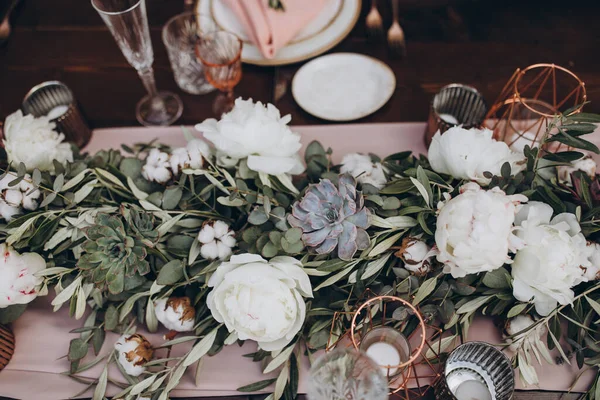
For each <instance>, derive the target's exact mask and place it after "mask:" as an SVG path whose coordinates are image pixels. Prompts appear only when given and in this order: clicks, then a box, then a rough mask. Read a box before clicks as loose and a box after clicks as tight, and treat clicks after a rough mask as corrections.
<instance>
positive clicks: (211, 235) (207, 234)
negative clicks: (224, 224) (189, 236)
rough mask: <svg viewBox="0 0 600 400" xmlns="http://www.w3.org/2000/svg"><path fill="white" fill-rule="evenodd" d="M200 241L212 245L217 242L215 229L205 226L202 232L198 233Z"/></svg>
mask: <svg viewBox="0 0 600 400" xmlns="http://www.w3.org/2000/svg"><path fill="white" fill-rule="evenodd" d="M198 240H199V241H200V243H210V242H212V241H213V240H215V230H214V228H213V227H212V226H211V225H209V224H206V225H205V226H203V227H202V229H201V230H200V232H199V233H198Z"/></svg>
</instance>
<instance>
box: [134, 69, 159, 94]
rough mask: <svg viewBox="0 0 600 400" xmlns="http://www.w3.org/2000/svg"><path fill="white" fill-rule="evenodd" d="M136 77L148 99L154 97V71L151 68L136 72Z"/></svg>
mask: <svg viewBox="0 0 600 400" xmlns="http://www.w3.org/2000/svg"><path fill="white" fill-rule="evenodd" d="M138 75H139V76H140V79H141V80H142V83H143V84H144V87H145V88H146V91H147V92H148V95H149V96H150V97H156V96H157V94H158V91H157V90H156V82H155V81H154V70H153V69H152V67H150V68H146V69H140V70H138Z"/></svg>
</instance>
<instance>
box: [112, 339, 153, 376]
mask: <svg viewBox="0 0 600 400" xmlns="http://www.w3.org/2000/svg"><path fill="white" fill-rule="evenodd" d="M115 350H116V351H117V361H118V362H119V364H121V366H122V367H123V369H124V370H125V372H126V373H127V374H128V375H131V376H140V375H141V374H142V373H143V372H144V371H145V370H146V367H145V366H144V364H146V363H147V362H149V361H150V360H151V359H152V355H153V353H154V349H153V348H152V345H151V344H150V342H148V340H146V338H145V337H144V336H142V335H140V334H133V335H123V336H121V337H120V338H119V339H118V340H117V342H116V343H115Z"/></svg>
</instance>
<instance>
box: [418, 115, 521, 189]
mask: <svg viewBox="0 0 600 400" xmlns="http://www.w3.org/2000/svg"><path fill="white" fill-rule="evenodd" d="M524 161H525V156H524V155H523V153H522V152H515V151H512V150H511V149H509V147H508V145H507V144H506V143H504V142H498V141H496V140H494V139H493V138H492V131H490V130H489V129H483V130H479V129H474V128H473V129H464V128H462V127H460V126H457V127H453V128H450V129H448V130H447V131H446V132H444V134H440V132H439V131H438V132H437V133H436V134H435V135H434V137H433V139H432V141H431V145H430V146H429V162H430V164H431V168H432V169H433V170H434V171H436V172H438V173H442V174H448V175H451V176H453V177H454V178H459V179H469V180H473V181H476V182H477V183H479V184H481V185H487V184H488V183H489V182H490V179H489V178H486V177H485V176H484V175H483V173H484V172H486V171H488V172H491V173H492V174H494V175H499V174H500V168H501V167H502V165H503V164H504V163H505V162H509V163H510V164H511V168H512V174H513V175H514V174H516V173H517V172H519V171H522V170H523V169H524V168H525V166H526V165H525V162H524Z"/></svg>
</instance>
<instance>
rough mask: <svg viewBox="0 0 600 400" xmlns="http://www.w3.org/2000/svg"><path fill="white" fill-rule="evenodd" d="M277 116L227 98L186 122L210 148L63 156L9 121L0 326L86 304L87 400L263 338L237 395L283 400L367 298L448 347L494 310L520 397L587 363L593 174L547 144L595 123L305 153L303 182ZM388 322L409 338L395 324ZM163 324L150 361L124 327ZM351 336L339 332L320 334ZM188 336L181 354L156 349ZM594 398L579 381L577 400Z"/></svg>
mask: <svg viewBox="0 0 600 400" xmlns="http://www.w3.org/2000/svg"><path fill="white" fill-rule="evenodd" d="M289 121H290V117H289V116H286V117H281V116H280V113H279V111H278V110H277V109H276V108H275V107H274V106H272V105H270V104H269V105H267V106H264V105H262V104H261V103H253V102H252V100H247V101H243V100H241V99H238V100H237V101H236V105H235V108H234V109H233V111H231V112H230V113H227V114H224V115H223V117H222V118H221V120H219V121H217V120H214V119H211V120H207V121H205V122H203V123H201V124H199V125H197V126H196V129H197V130H199V131H201V132H202V133H203V134H204V137H205V138H206V139H207V140H208V141H209V142H210V143H211V144H212V146H209V144H208V143H206V142H205V141H203V140H200V139H196V138H193V137H192V135H191V134H189V133H188V132H185V134H186V136H187V137H188V139H189V143H188V145H187V146H186V147H184V148H177V149H171V148H169V147H166V146H162V145H157V144H154V143H149V144H140V145H136V146H134V147H132V148H130V147H127V146H123V152H122V153H121V152H119V151H115V150H110V151H100V152H98V153H96V154H94V155H88V154H81V153H80V152H79V151H78V150H77V149H75V148H73V149H70V148H66V147H65V143H64V142H63V141H64V137H63V136H62V135H59V134H58V133H56V132H55V131H54V128H55V127H54V125H53V124H52V123H51V122H50V121H49V120H48V119H47V118H33V117H31V116H22V114H20V112H17V113H15V114H13V115H11V116H9V117H8V119H7V121H6V124H5V134H4V137H5V141H4V147H5V149H6V154H5V155H3V156H2V160H3V164H4V168H3V169H4V173H3V174H2V177H1V180H0V190H1V191H0V215H1V216H2V218H3V220H5V221H6V224H4V225H1V226H0V233H1V235H2V238H1V241H2V244H0V250H1V251H2V253H3V254H4V257H2V258H0V322H8V321H11V320H14V319H15V318H17V317H18V316H19V315H20V314H21V313H22V312H23V311H24V309H25V307H26V304H27V303H29V302H30V301H32V300H33V299H34V298H35V297H36V296H38V295H46V294H48V292H49V289H50V288H53V289H54V291H55V292H56V297H54V299H53V301H52V304H53V305H54V307H55V309H59V308H60V307H62V306H65V305H66V306H68V307H70V311H71V314H72V315H73V317H74V318H77V319H81V318H83V317H84V315H85V314H86V311H87V312H88V314H87V317H86V318H85V320H84V322H83V326H82V328H81V330H80V331H79V332H80V338H77V339H74V340H72V341H71V344H70V347H69V350H68V359H69V361H70V362H71V370H70V374H71V376H73V377H75V378H77V377H78V374H79V373H80V372H81V371H83V370H86V369H88V368H90V366H92V365H95V364H97V363H99V362H104V363H105V364H106V366H105V368H104V370H103V372H102V374H101V375H100V376H99V377H98V379H97V381H95V382H93V383H95V392H94V399H103V397H104V394H105V391H106V387H107V383H108V380H109V377H108V369H107V367H108V365H109V364H111V363H115V364H116V365H117V366H118V367H119V369H120V370H121V372H122V374H123V376H124V378H125V379H126V381H127V382H128V383H127V384H126V385H123V390H122V392H121V393H120V394H119V395H118V396H117V397H124V398H128V399H133V398H146V399H149V398H152V399H154V400H156V399H160V400H164V399H167V398H168V395H169V392H170V391H171V390H172V389H173V388H175V387H176V386H177V384H178V383H179V380H180V379H181V377H182V376H183V374H184V373H185V371H186V369H187V367H189V366H191V365H194V364H197V363H200V362H202V358H203V357H205V356H212V355H214V354H217V353H218V352H219V351H220V350H221V349H222V348H223V346H227V345H231V344H233V343H236V342H239V341H244V340H252V341H255V342H257V343H258V347H259V350H258V351H257V352H256V353H254V354H252V355H251V356H252V358H253V359H254V361H257V362H258V361H260V362H262V363H263V368H264V372H265V373H269V372H273V371H279V372H278V377H277V378H275V379H266V380H264V381H261V382H257V383H251V384H249V385H248V386H245V387H243V388H240V389H239V390H241V391H256V390H261V389H264V388H266V387H268V386H269V385H271V384H274V393H273V394H272V395H271V397H270V398H271V399H280V398H285V399H292V398H294V397H295V396H296V392H297V390H298V357H300V356H301V355H302V354H303V353H305V352H308V354H309V355H310V354H313V353H314V352H315V351H317V350H320V349H323V348H324V347H325V346H326V345H327V342H328V339H329V335H330V328H331V327H332V316H333V315H334V313H335V312H336V311H348V310H351V309H352V308H353V307H354V306H356V305H357V304H359V303H360V302H361V301H362V295H363V294H364V293H365V291H366V290H367V289H369V290H370V291H372V292H374V293H378V294H390V295H395V296H400V297H402V298H404V299H408V300H410V301H411V302H412V303H413V304H414V305H418V306H419V308H420V311H421V312H422V313H423V315H424V316H425V317H426V319H427V321H428V322H429V323H432V324H437V325H438V326H440V327H442V328H443V329H444V330H445V331H448V332H449V336H448V337H449V338H450V339H445V340H444V346H445V348H447V349H449V348H451V345H452V343H453V342H454V341H455V339H456V340H458V338H459V336H461V335H464V334H466V332H467V331H468V328H469V326H470V324H471V322H472V320H473V317H474V316H475V315H476V314H477V313H483V314H485V315H491V316H497V317H498V319H499V320H500V321H503V326H502V329H504V333H505V337H506V344H507V345H510V348H511V350H512V351H513V352H514V354H515V355H514V363H515V366H516V367H517V368H518V370H519V372H520V373H521V375H522V377H523V378H524V380H525V381H526V382H527V383H530V384H536V383H537V376H536V373H535V368H534V366H533V365H534V364H535V363H536V362H542V359H545V360H546V361H547V362H554V361H555V360H553V358H552V357H551V355H550V352H549V350H550V349H553V348H557V349H558V350H559V352H560V354H561V357H562V359H564V361H565V362H570V360H571V359H574V360H576V363H577V364H578V365H579V366H580V367H584V365H587V366H588V367H593V366H598V365H599V364H600V345H599V344H598V342H599V340H600V337H599V333H598V331H597V330H596V329H595V328H594V324H595V321H596V320H598V318H599V316H600V291H598V289H599V288H600V284H599V282H598V278H599V277H600V274H599V271H600V245H599V244H597V243H596V242H595V241H596V240H597V239H598V231H599V230H600V224H599V223H598V222H599V220H598V215H599V214H600V183H599V181H598V179H597V176H596V174H595V163H594V162H593V161H592V160H591V159H590V158H589V157H588V156H584V153H581V152H578V151H574V150H569V151H563V152H558V153H551V152H548V151H546V150H544V149H547V148H549V144H552V143H555V142H559V143H563V144H566V145H568V146H570V147H572V148H580V149H583V150H585V151H593V152H596V153H598V149H597V148H596V146H594V145H593V144H592V143H590V142H588V141H586V140H585V139H583V138H582V136H583V135H585V134H588V133H591V132H593V131H594V129H595V125H594V123H598V122H600V117H599V116H597V115H592V114H583V113H580V114H573V115H569V114H568V113H567V114H566V115H565V116H560V117H557V118H556V120H555V121H554V122H553V123H552V124H551V126H550V127H549V128H548V132H546V135H545V136H544V138H543V139H542V140H541V142H540V143H541V144H542V146H541V149H540V148H532V147H531V146H528V145H525V146H522V148H523V151H515V150H513V149H511V148H509V146H508V145H507V144H505V143H503V142H496V141H495V140H494V139H493V138H492V132H490V131H487V130H483V131H481V130H476V129H471V130H465V129H462V128H460V127H456V128H452V129H450V130H448V131H447V132H445V133H444V134H443V135H440V134H439V133H438V134H437V135H436V136H435V137H434V138H433V142H432V145H431V147H430V150H429V159H427V158H425V157H418V158H417V157H414V156H412V155H411V154H410V152H403V153H397V154H393V155H390V156H388V157H386V158H385V159H383V160H380V159H378V158H376V157H375V156H369V155H361V154H348V155H346V156H345V157H344V158H343V162H342V164H341V165H333V163H332V162H331V157H330V155H331V150H326V149H324V148H323V147H322V146H321V145H320V144H319V143H318V142H313V143H311V144H310V145H309V146H308V148H307V149H306V152H305V155H304V162H305V165H306V167H305V166H304V164H303V163H302V160H301V158H300V156H299V154H298V151H299V149H300V138H299V135H298V134H295V133H293V132H292V131H291V129H290V128H289V127H288V125H287V124H288V122H289ZM40 141H42V142H43V143H44V146H38V145H35V143H40ZM25 148H26V149H27V151H26V152H24V151H23V149H25ZM405 311H406V310H405ZM561 320H566V321H568V324H567V325H566V329H565V325H562V324H561ZM392 322H393V324H394V326H395V327H397V328H398V329H400V330H402V331H404V332H407V331H410V329H414V317H413V316H411V315H410V313H409V312H403V310H395V312H394V314H393V320H392ZM159 323H160V324H162V325H163V326H164V327H166V328H167V329H168V330H169V333H168V334H167V335H165V342H163V343H160V344H156V343H155V344H154V346H155V347H153V344H150V343H149V342H148V341H147V340H146V339H145V338H144V337H143V336H142V335H140V334H136V333H135V328H136V326H139V325H144V326H145V329H147V330H148V331H150V332H155V331H156V330H157V329H158V324H159ZM348 324H349V322H348V321H346V320H343V319H342V320H340V321H337V322H336V324H335V325H334V326H333V334H334V335H341V334H342V332H343V331H344V330H345V329H347V328H348ZM411 327H412V328H411ZM105 331H114V332H118V333H120V334H122V336H121V337H120V338H119V340H118V341H117V342H116V343H115V344H114V351H113V352H112V353H111V354H110V355H109V356H108V357H107V358H106V359H96V360H94V361H93V362H91V363H86V364H83V363H82V360H83V359H84V357H85V356H86V355H87V354H88V352H90V351H92V352H94V353H95V354H98V352H99V351H100V348H101V347H102V344H103V342H104V338H105ZM561 339H564V340H566V343H567V344H566V345H564V344H561ZM190 341H193V342H194V345H193V347H192V348H191V350H190V351H189V352H187V353H186V354H185V355H183V356H181V357H169V355H168V354H167V355H164V353H161V352H160V351H159V350H158V349H157V348H160V349H163V350H164V349H170V348H171V347H173V346H177V345H179V344H181V343H183V342H190ZM159 353H160V356H157V354H159ZM598 388H600V383H598V380H596V383H594V386H593V387H592V388H591V391H590V396H593V395H592V393H594V392H595V391H597V390H598ZM590 398H592V397H590Z"/></svg>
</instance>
